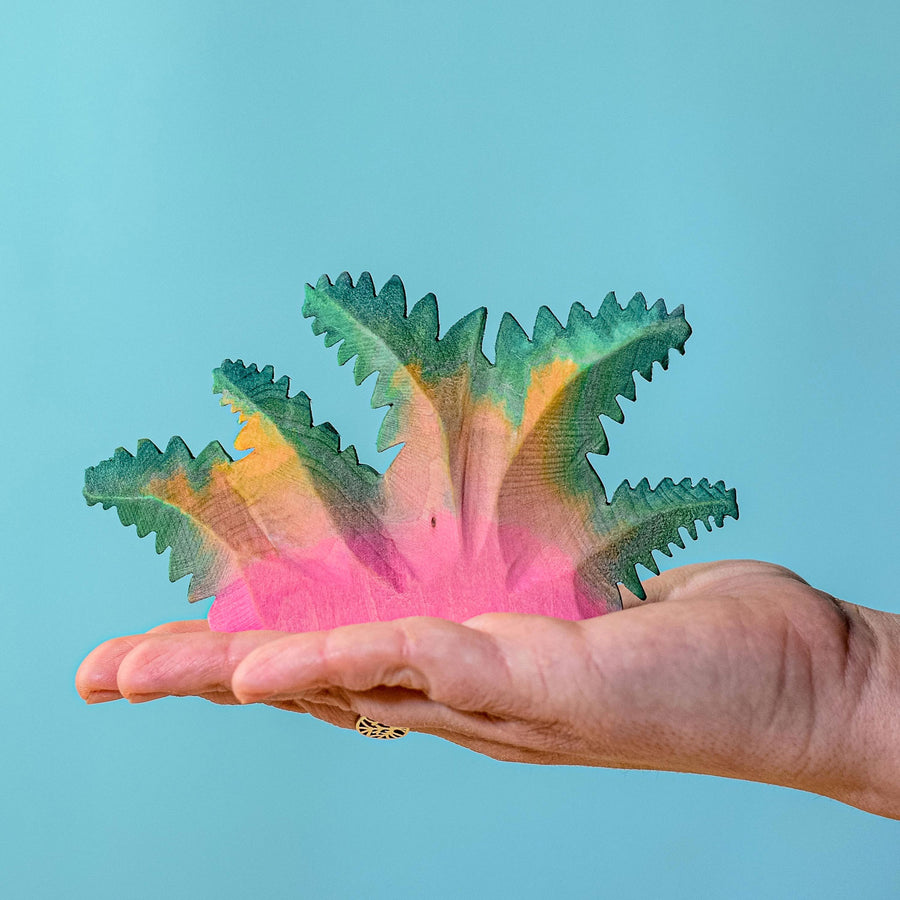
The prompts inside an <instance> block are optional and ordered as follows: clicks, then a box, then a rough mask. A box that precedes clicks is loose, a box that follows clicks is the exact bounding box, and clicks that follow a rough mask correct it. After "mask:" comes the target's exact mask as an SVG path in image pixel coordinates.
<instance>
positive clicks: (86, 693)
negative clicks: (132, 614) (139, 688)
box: [75, 634, 145, 703]
mask: <svg viewBox="0 0 900 900" xmlns="http://www.w3.org/2000/svg"><path fill="white" fill-rule="evenodd" d="M144 639H145V636H144V635H142V634H132V635H128V636H126V637H119V638H113V639H112V640H110V641H106V642H105V643H103V644H100V646H99V647H95V648H94V649H93V650H92V651H91V652H90V653H89V654H88V655H87V656H86V657H85V659H84V661H83V662H82V663H81V665H80V666H79V667H78V672H77V673H76V674H75V689H76V690H77V691H78V693H79V694H80V695H81V697H82V698H83V699H84V700H85V701H86V702H87V703H105V702H106V701H108V700H121V698H122V695H121V694H120V693H119V687H118V683H117V681H116V675H117V673H118V671H119V665H120V663H121V662H122V660H123V659H124V658H125V657H126V656H127V655H128V653H130V652H131V650H133V649H134V648H135V647H136V646H137V645H138V644H139V643H140V642H141V641H143V640H144Z"/></svg>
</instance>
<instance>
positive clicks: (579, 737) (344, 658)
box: [76, 560, 900, 818]
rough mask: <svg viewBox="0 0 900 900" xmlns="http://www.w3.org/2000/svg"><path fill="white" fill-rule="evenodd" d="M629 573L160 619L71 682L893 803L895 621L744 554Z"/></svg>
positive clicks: (99, 694) (881, 809) (897, 811)
mask: <svg viewBox="0 0 900 900" xmlns="http://www.w3.org/2000/svg"><path fill="white" fill-rule="evenodd" d="M644 587H645V589H646V591H647V596H648V599H647V601H645V602H643V603H641V602H640V601H638V600H637V599H636V598H633V597H632V596H630V595H626V603H625V606H626V608H625V609H624V610H622V611H621V612H616V613H611V614H609V615H606V616H601V617H599V618H596V619H588V620H584V621H580V622H569V621H563V620H559V619H551V618H546V617H543V616H531V615H517V614H512V613H490V614H486V615H481V616H477V617H475V618H473V619H469V620H468V621H467V622H465V623H463V624H457V623H454V622H448V621H446V620H443V619H436V618H426V617H415V618H408V619H398V620H395V621H393V622H376V623H371V624H363V625H348V626H343V627H341V628H335V629H333V630H332V631H320V632H308V633H301V634H286V633H283V632H273V631H247V632H238V633H221V632H213V631H210V630H209V628H208V626H207V624H206V622H205V620H200V621H187V622H174V623H170V624H167V625H162V626H160V627H158V628H155V629H152V630H151V631H149V632H147V633H146V634H141V635H132V636H128V637H120V638H116V639H114V640H111V641H107V642H106V643H104V644H102V645H101V646H99V647H98V648H97V649H95V650H94V651H93V652H92V653H91V654H90V655H89V656H88V657H87V659H86V660H85V661H84V662H83V663H82V665H81V668H80V669H79V671H78V675H77V679H76V683H77V687H78V691H79V693H80V694H81V696H82V697H84V699H85V700H87V701H88V702H89V703H96V702H103V701H106V700H114V699H119V698H122V697H125V698H127V699H128V700H130V701H132V702H141V701H145V700H152V699H157V698H159V697H163V696H170V695H174V696H186V695H194V696H199V697H204V698H206V699H208V700H212V701H214V702H217V703H254V702H261V703H267V704H269V705H272V706H276V707H278V708H281V709H286V710H291V711H295V712H305V713H310V714H311V715H314V716H316V717H318V718H320V719H324V720H325V721H327V722H330V723H332V724H334V725H338V726H341V727H344V728H353V727H354V726H355V724H356V721H357V719H358V718H359V716H360V715H364V716H367V717H369V718H371V719H374V720H376V721H378V722H383V723H388V724H390V725H392V726H398V727H407V728H410V729H411V730H413V731H417V732H422V733H426V734H432V735H436V736H438V737H441V738H445V739H446V740H449V741H453V742H454V743H457V744H461V745H462V746H465V747H468V748H470V749H472V750H475V751H477V752H479V753H484V754H486V755H488V756H491V757H494V758H496V759H502V760H510V761H516V762H529V763H542V764H561V765H591V766H609V767H615V768H631V769H658V770H668V771H681V772H697V773H705V774H711V775H720V776H725V777H732V778H741V779H747V780H752V781H762V782H768V783H772V784H779V785H785V786H788V787H793V788H798V789H802V790H807V791H812V792H814V793H818V794H822V795H824V796H828V797H833V798H835V799H837V800H840V801H842V802H844V803H848V804H851V805H853V806H857V807H859V808H861V809H865V810H868V811H870V812H873V813H876V814H879V815H884V816H889V817H892V818H900V616H896V615H891V614H889V613H884V612H879V611H876V610H872V609H868V608H866V607H860V606H855V605H853V604H849V603H845V602H842V601H839V600H836V599H834V598H833V597H831V596H830V595H828V594H826V593H824V592H822V591H819V590H816V589H815V588H813V587H811V586H810V585H808V584H807V583H806V582H805V581H803V580H802V579H801V578H800V577H799V576H797V575H795V574H794V573H792V572H790V571H788V570H787V569H783V568H781V567H779V566H774V565H770V564H767V563H760V562H754V561H750V560H739V561H728V562H719V563H706V564H700V565H694V566H685V567H682V568H678V569H672V570H669V571H668V572H664V573H663V574H662V575H659V576H657V577H655V578H652V579H650V580H649V581H647V582H646V583H645V585H644Z"/></svg>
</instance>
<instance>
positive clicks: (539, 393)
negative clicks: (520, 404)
mask: <svg viewBox="0 0 900 900" xmlns="http://www.w3.org/2000/svg"><path fill="white" fill-rule="evenodd" d="M578 371H579V368H578V365H577V363H575V362H574V361H573V360H571V359H555V360H553V362H550V363H548V364H547V365H545V366H542V367H541V368H538V369H534V370H533V371H532V373H531V381H530V382H529V384H528V391H527V393H526V394H525V412H524V415H523V416H522V425H521V426H520V428H519V434H520V436H521V437H520V440H521V439H522V438H524V437H527V435H528V434H529V433H530V432H531V431H532V429H533V428H534V427H535V425H536V424H537V422H538V420H539V419H540V418H541V416H542V415H544V413H545V412H546V411H547V408H548V407H549V406H550V405H551V404H552V403H553V402H554V401H555V400H557V399H558V397H559V394H560V393H561V391H562V390H563V389H564V388H565V386H566V385H567V384H568V383H569V382H570V381H572V379H573V378H575V376H576V375H577V374H578Z"/></svg>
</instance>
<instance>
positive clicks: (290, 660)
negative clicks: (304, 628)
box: [232, 617, 508, 709]
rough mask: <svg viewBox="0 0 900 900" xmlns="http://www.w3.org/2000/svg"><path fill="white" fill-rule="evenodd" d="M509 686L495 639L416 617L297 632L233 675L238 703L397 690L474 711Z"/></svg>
mask: <svg viewBox="0 0 900 900" xmlns="http://www.w3.org/2000/svg"><path fill="white" fill-rule="evenodd" d="M507 681H508V675H507V671H506V667H505V665H504V660H503V659H502V657H501V655H500V651H499V648H498V646H497V644H496V642H495V641H494V639H493V637H492V636H491V635H490V634H488V633H486V632H483V631H479V630H477V629H474V628H469V627H467V626H465V625H460V624H457V623H454V622H448V621H446V620H444V619H434V618H425V617H415V618H409V619H398V620H396V621H393V622H375V623H371V624H366V625H347V626H343V627H341V628H335V629H333V630H332V631H324V632H312V633H307V634H295V635H289V636H285V637H281V638H280V639H278V640H274V641H271V642H268V643H267V644H265V645H263V646H260V647H259V648H258V649H256V650H254V651H253V652H252V653H250V654H248V656H247V658H246V659H245V660H244V661H243V662H242V663H241V664H240V665H239V666H238V667H237V668H236V669H235V672H234V677H233V679H232V689H233V690H234V692H235V694H236V695H237V696H238V697H240V698H241V699H242V700H244V701H253V700H261V699H279V698H281V699H284V698H296V697H304V696H305V695H307V694H308V693H309V692H311V691H316V690H319V689H321V688H326V687H337V688H343V689H345V690H349V691H354V692H363V691H368V690H371V689H373V688H376V687H379V686H388V687H403V688H407V689H410V690H414V691H421V692H422V693H423V694H424V695H426V696H428V697H430V698H432V699H434V700H436V701H438V702H440V703H445V704H447V705H450V706H459V707H461V708H471V709H480V708H484V706H485V704H486V703H487V702H488V699H490V698H488V697H486V694H494V693H498V692H502V690H503V687H504V686H505V685H506V682H507Z"/></svg>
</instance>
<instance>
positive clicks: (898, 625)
mask: <svg viewBox="0 0 900 900" xmlns="http://www.w3.org/2000/svg"><path fill="white" fill-rule="evenodd" d="M841 606H842V607H843V608H844V609H845V611H846V612H847V615H848V617H849V620H850V627H849V629H848V642H847V665H846V667H845V670H844V681H845V688H846V687H849V685H850V684H851V683H855V684H856V685H858V688H857V690H847V689H845V690H844V691H843V693H842V700H841V701H840V702H838V705H837V714H836V715H835V716H834V719H833V722H832V723H830V728H829V729H828V730H829V732H830V733H829V738H828V741H827V742H826V747H827V748H828V749H827V753H826V756H825V759H826V763H825V765H824V766H823V767H822V769H823V771H822V773H821V776H820V779H821V786H820V787H818V788H815V790H817V792H818V793H822V794H825V795H826V796H829V797H833V798H834V799H836V800H840V801H842V802H843V803H848V804H850V805H851V806H856V807H858V808H860V809H864V810H866V811H867V812H871V813H875V814H876V815H880V816H887V817H888V818H894V819H900V616H898V615H893V614H891V613H886V612H882V611H879V610H873V609H868V608H866V607H859V606H854V605H852V604H849V603H841Z"/></svg>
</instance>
